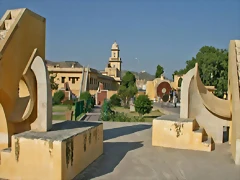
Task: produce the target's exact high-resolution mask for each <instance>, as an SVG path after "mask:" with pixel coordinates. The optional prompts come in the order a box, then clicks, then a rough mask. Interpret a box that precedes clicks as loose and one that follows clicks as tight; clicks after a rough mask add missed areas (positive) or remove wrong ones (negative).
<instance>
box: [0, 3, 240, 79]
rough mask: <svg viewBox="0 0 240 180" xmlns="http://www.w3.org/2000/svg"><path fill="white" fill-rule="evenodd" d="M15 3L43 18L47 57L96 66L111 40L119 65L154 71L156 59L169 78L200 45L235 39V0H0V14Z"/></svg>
mask: <svg viewBox="0 0 240 180" xmlns="http://www.w3.org/2000/svg"><path fill="white" fill-rule="evenodd" d="M15 8H28V9H30V10H32V11H34V12H35V13H37V14H39V15H41V16H43V17H45V18H46V22H47V27H46V59H48V60H51V61H78V62H79V63H80V64H82V65H85V66H87V65H89V66H90V67H91V68H96V69H98V70H103V69H104V68H105V66H106V65H107V63H108V59H109V57H110V49H111V45H112V44H113V42H114V41H115V40H116V41H117V43H118V44H119V47H120V56H121V58H122V61H123V64H122V69H124V70H130V71H136V72H140V71H143V70H145V71H147V72H148V73H150V74H155V71H156V66H157V65H158V64H160V65H161V66H163V67H164V69H165V76H167V77H168V78H171V77H172V73H173V72H174V71H175V70H179V69H181V68H184V67H185V62H186V60H190V59H191V58H192V57H195V56H196V54H197V52H198V50H199V49H200V48H201V47H202V46H205V45H207V46H214V47H216V48H228V45H229V41H230V40H231V39H240V0H194V1H192V0H121V1H119V0H65V1H63V0H0V16H3V14H4V13H5V11H6V10H7V9H15ZM135 58H138V60H139V63H138V61H137V60H136V59H135Z"/></svg>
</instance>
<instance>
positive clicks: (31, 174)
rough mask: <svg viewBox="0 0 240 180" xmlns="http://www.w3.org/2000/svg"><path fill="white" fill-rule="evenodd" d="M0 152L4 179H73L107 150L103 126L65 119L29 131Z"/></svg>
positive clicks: (15, 138)
mask: <svg viewBox="0 0 240 180" xmlns="http://www.w3.org/2000/svg"><path fill="white" fill-rule="evenodd" d="M0 153H1V154H0V155H1V164H0V178H5V179H34V180H42V179H44V180H60V179H64V180H71V179H73V178H74V177H75V176H76V175H77V174H79V173H80V172H81V171H82V170H84V169H85V168H86V167H87V166H88V165H89V164H90V163H92V162H93V161H94V160H95V159H97V158H98V157H99V156H100V155H101V154H102V153H103V125H102V123H93V122H74V121H65V122H61V123H57V124H54V125H53V128H52V130H51V131H49V132H45V133H43V132H33V131H27V132H24V133H20V134H17V135H14V136H12V148H9V149H5V150H2V151H1V152H0Z"/></svg>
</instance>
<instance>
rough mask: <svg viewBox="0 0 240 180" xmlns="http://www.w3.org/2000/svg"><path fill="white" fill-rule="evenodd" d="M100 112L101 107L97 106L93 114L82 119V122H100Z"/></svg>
mask: <svg viewBox="0 0 240 180" xmlns="http://www.w3.org/2000/svg"><path fill="white" fill-rule="evenodd" d="M100 111H101V107H100V106H95V107H94V108H93V110H92V112H91V113H87V114H86V117H85V118H84V119H82V121H98V119H99V117H100Z"/></svg>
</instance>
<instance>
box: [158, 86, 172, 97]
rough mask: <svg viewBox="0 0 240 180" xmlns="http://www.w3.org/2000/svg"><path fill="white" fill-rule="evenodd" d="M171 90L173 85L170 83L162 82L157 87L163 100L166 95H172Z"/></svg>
mask: <svg viewBox="0 0 240 180" xmlns="http://www.w3.org/2000/svg"><path fill="white" fill-rule="evenodd" d="M171 89H172V88H171V85H170V84H169V83H168V82H161V83H160V84H159V85H158V87H157V96H159V97H160V98H162V97H163V95H164V94H170V91H171Z"/></svg>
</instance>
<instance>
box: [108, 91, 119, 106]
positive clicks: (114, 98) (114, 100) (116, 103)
mask: <svg viewBox="0 0 240 180" xmlns="http://www.w3.org/2000/svg"><path fill="white" fill-rule="evenodd" d="M110 102H111V104H112V105H113V106H121V99H120V97H119V95H117V94H113V95H112V96H111V97H110Z"/></svg>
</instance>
